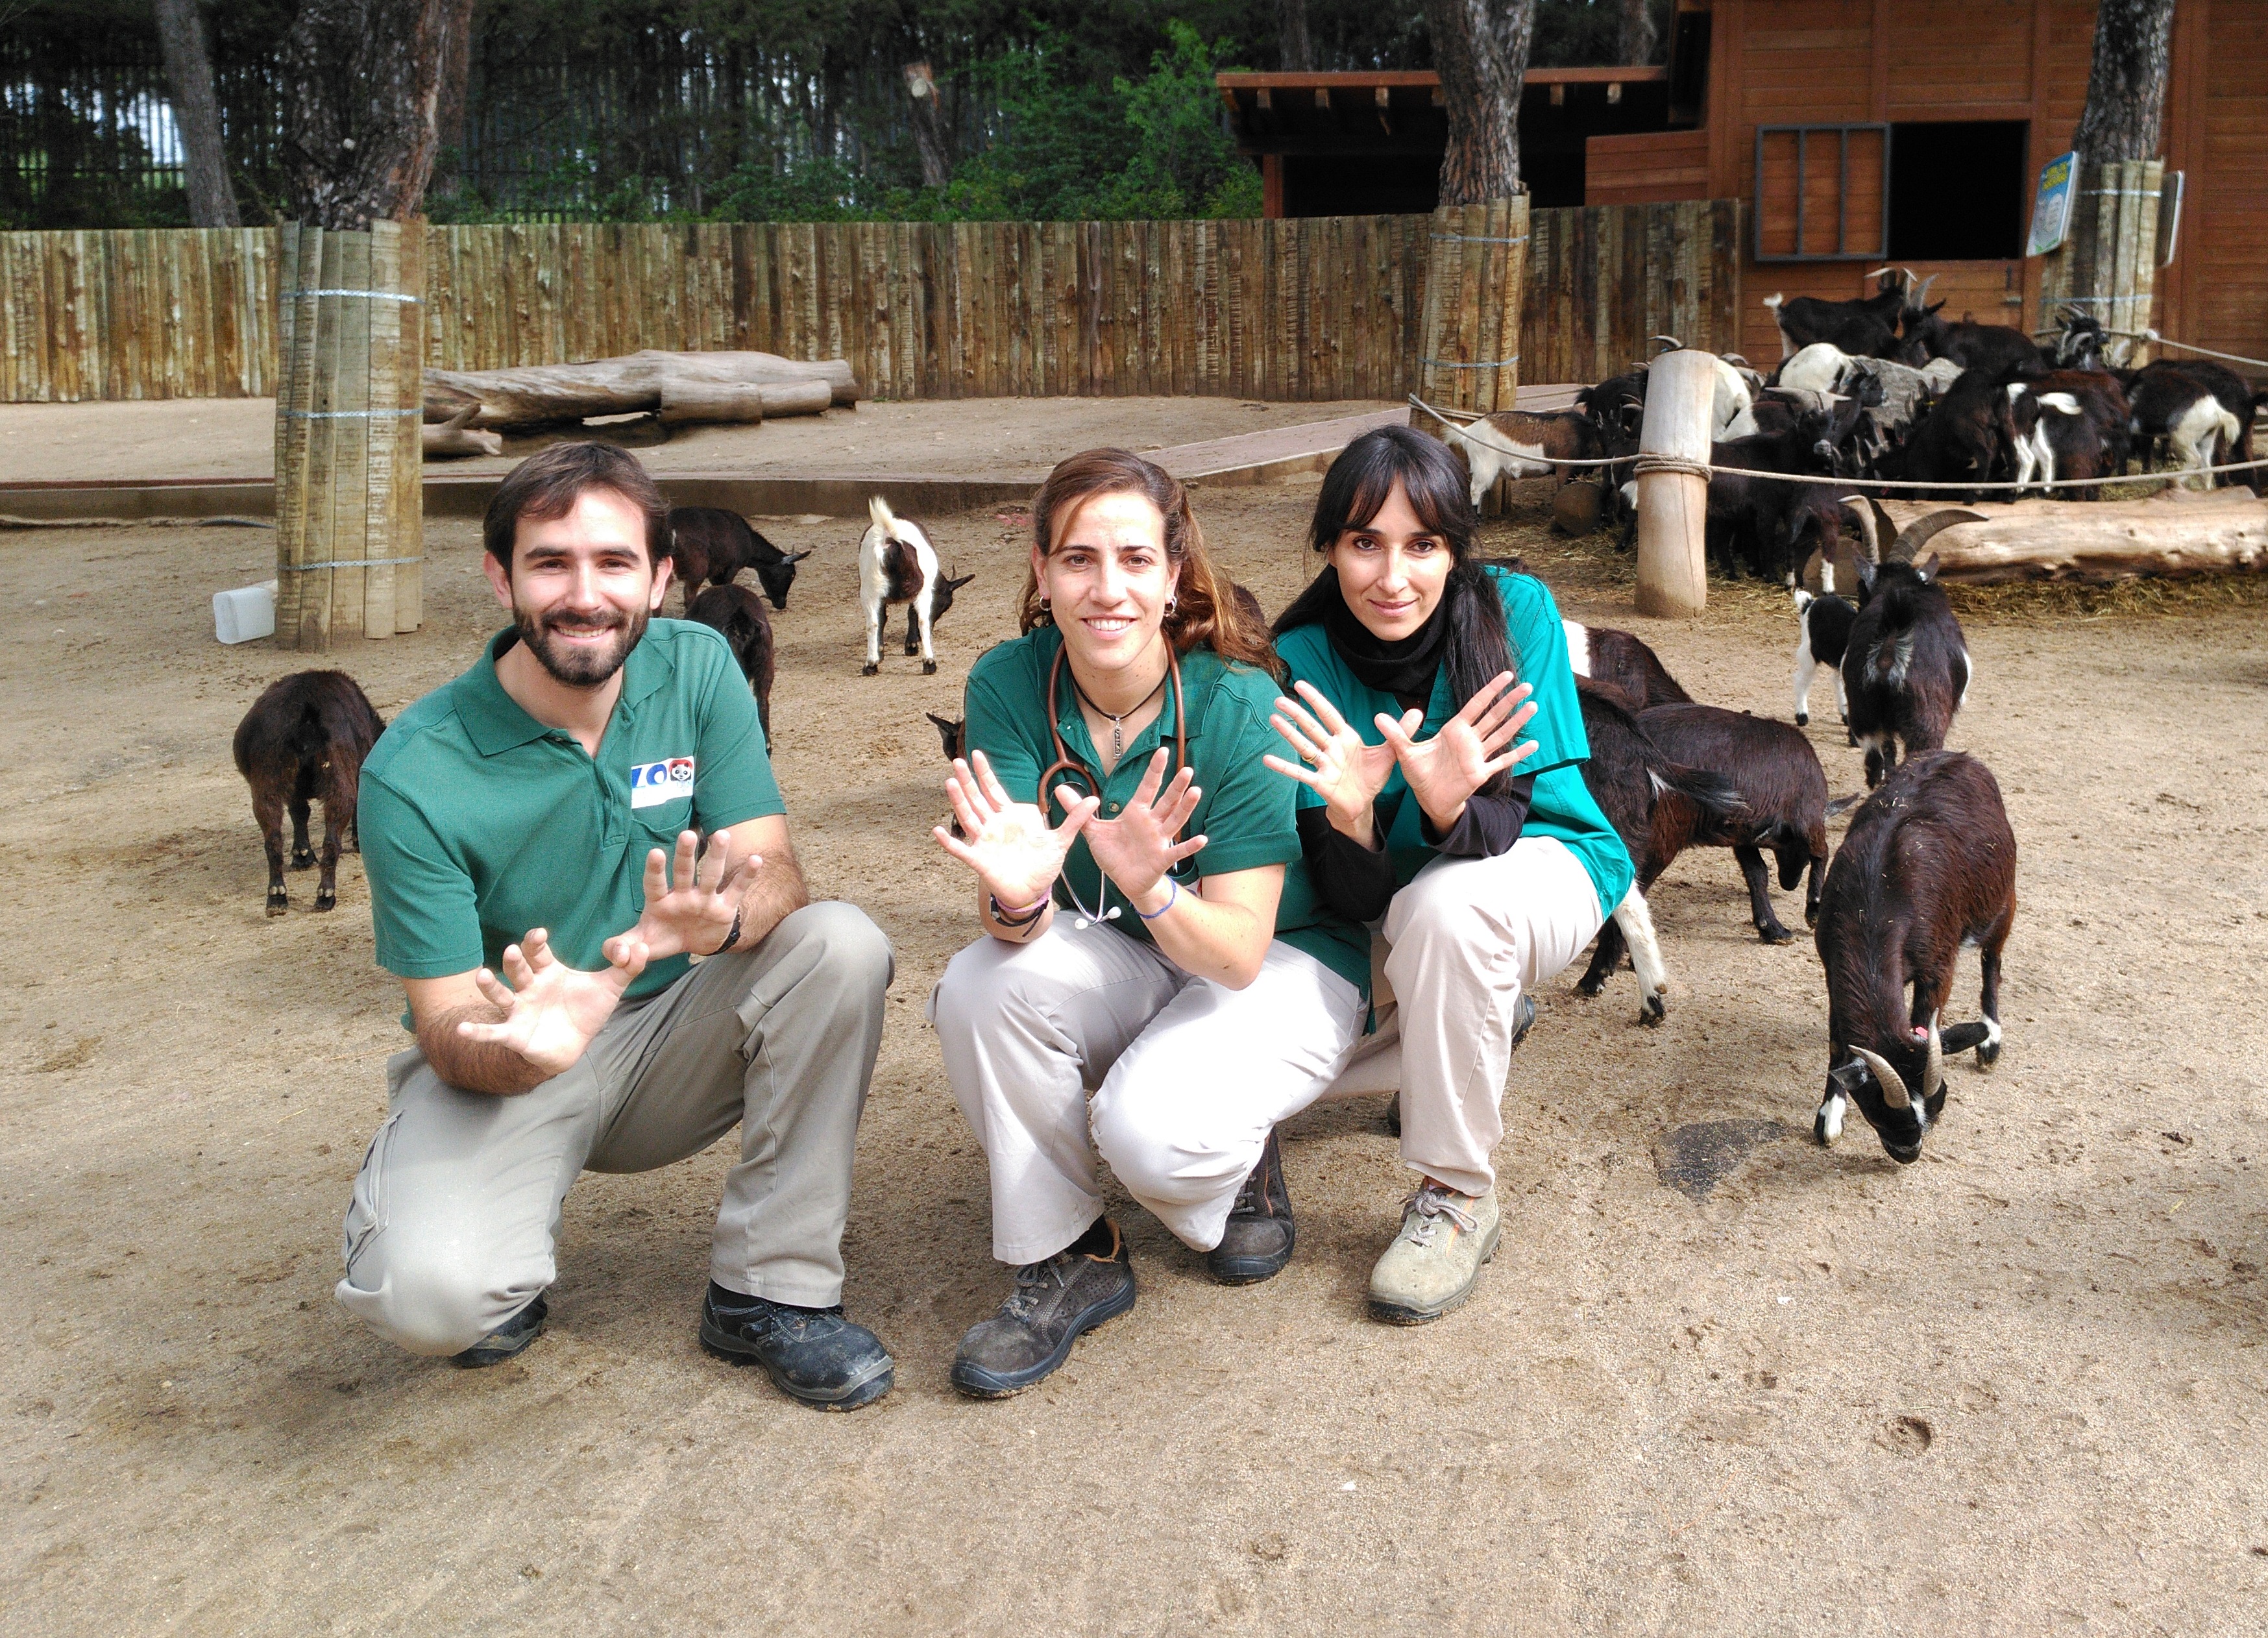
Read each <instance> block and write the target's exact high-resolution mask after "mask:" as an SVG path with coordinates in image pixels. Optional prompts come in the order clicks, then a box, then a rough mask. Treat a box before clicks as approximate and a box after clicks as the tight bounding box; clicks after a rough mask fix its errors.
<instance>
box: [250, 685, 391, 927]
mask: <svg viewBox="0 0 2268 1638" xmlns="http://www.w3.org/2000/svg"><path fill="white" fill-rule="evenodd" d="M385 731H386V724H385V722H384V721H383V720H382V719H380V718H379V714H378V712H376V711H375V710H373V709H372V706H371V703H370V697H369V696H368V695H366V694H365V693H364V692H363V691H362V689H361V686H360V685H359V684H357V683H356V682H355V680H354V679H353V678H352V677H350V676H349V675H347V674H346V673H345V672H343V671H295V672H293V673H292V674H291V675H290V676H287V677H282V678H279V679H277V680H276V682H275V683H271V684H269V688H268V690H267V692H265V693H263V694H262V695H261V697H259V698H258V699H256V700H254V702H253V704H252V709H251V710H250V711H247V712H245V713H244V720H243V721H242V722H239V723H238V724H237V726H236V743H235V752H236V771H238V772H239V773H240V774H242V775H243V776H244V778H245V783H246V784H247V785H249V786H251V787H252V816H253V817H254V819H255V820H257V821H258V822H259V823H260V839H261V843H262V845H264V846H265V847H266V848H267V850H268V913H269V915H271V916H280V915H282V914H283V913H284V911H286V910H287V909H289V908H290V907H291V896H290V894H288V893H287V892H285V891H284V812H285V810H286V809H289V810H290V812H291V868H292V869H294V870H305V869H306V867H308V866H310V865H312V864H313V863H314V862H315V850H314V848H313V845H310V843H309V842H308V839H307V820H308V816H309V814H310V812H311V808H310V804H311V803H313V802H318V801H320V803H322V805H323V856H322V866H323V871H322V874H321V875H320V877H318V878H317V880H316V883H315V908H316V909H317V910H329V909H331V908H332V907H333V906H335V904H337V903H338V902H339V885H338V884H339V850H340V848H341V847H342V846H343V847H345V848H347V849H349V850H350V851H352V852H361V851H362V850H361V849H360V847H359V846H357V843H356V838H355V801H356V798H357V795H358V794H359V790H360V786H361V781H362V764H363V758H364V757H365V756H369V755H370V748H371V747H372V746H373V745H375V744H377V743H378V736H379V734H383V733H384V732H385Z"/></svg>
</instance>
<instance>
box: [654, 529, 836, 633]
mask: <svg viewBox="0 0 2268 1638" xmlns="http://www.w3.org/2000/svg"><path fill="white" fill-rule="evenodd" d="M669 535H670V552H669V555H670V558H671V561H672V562H674V564H676V565H677V581H678V585H679V586H680V587H682V588H683V590H684V593H685V609H686V618H687V619H691V618H692V617H693V612H692V611H693V600H694V599H695V598H696V597H698V596H699V595H700V594H701V585H702V582H703V581H704V580H705V581H707V582H708V583H709V584H710V585H711V586H729V585H731V584H732V583H733V577H734V576H735V575H737V574H739V573H740V571H741V570H743V569H754V570H755V572H756V583H757V584H758V585H760V586H762V587H763V588H764V595H765V596H766V597H768V598H770V600H771V605H772V607H773V608H775V609H784V608H786V607H787V594H788V588H789V587H792V586H793V585H794V584H795V565H796V564H799V563H801V562H802V561H803V560H804V559H805V558H806V557H810V556H811V551H810V550H807V549H806V550H803V551H782V550H780V549H779V548H778V547H777V546H775V545H773V544H772V543H771V542H770V541H768V540H766V539H765V538H764V537H763V536H762V535H759V534H757V533H756V531H755V528H753V527H752V526H751V525H750V524H749V522H748V520H747V519H746V518H744V517H742V516H741V515H740V513H737V512H727V511H726V510H725V509H724V508H723V507H721V506H672V507H671V508H670V509H669Z"/></svg>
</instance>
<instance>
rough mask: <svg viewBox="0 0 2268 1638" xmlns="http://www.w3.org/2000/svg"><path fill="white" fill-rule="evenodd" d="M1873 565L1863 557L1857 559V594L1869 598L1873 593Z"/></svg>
mask: <svg viewBox="0 0 2268 1638" xmlns="http://www.w3.org/2000/svg"><path fill="white" fill-rule="evenodd" d="M1874 574H1875V568H1874V564H1871V563H1869V562H1867V559H1865V558H1864V557H1861V558H1859V595H1860V596H1862V597H1871V596H1873V595H1874Z"/></svg>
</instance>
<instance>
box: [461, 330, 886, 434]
mask: <svg viewBox="0 0 2268 1638" xmlns="http://www.w3.org/2000/svg"><path fill="white" fill-rule="evenodd" d="M813 383H818V384H821V385H824V386H825V387H826V388H827V395H826V397H825V398H823V399H821V400H819V401H818V402H816V404H815V405H813V406H812V407H811V408H803V407H801V406H804V405H807V404H811V395H810V394H809V392H808V390H807V388H808V387H809V386H810V385H811V384H813ZM704 384H705V385H710V386H730V385H747V386H756V387H806V391H805V392H804V393H803V394H801V395H798V396H795V397H792V398H790V397H785V396H784V397H783V398H782V399H781V400H780V406H781V407H778V408H775V409H771V410H770V413H771V414H774V415H788V414H813V413H816V411H817V410H819V409H826V408H828V405H829V404H840V405H843V406H844V407H846V408H849V407H855V406H856V405H857V403H858V398H859V387H858V378H857V377H856V376H854V375H853V374H852V373H851V366H850V365H849V364H848V363H846V362H845V361H844V360H843V359H840V358H828V359H823V360H821V361H819V362H816V363H808V364H806V363H799V362H798V361H797V360H795V359H792V358H781V357H780V356H779V355H778V354H777V353H769V352H662V351H659V350H652V349H649V350H645V351H643V352H636V353H632V354H630V356H629V357H627V358H594V359H593V360H591V361H590V362H589V363H587V364H540V365H522V366H520V367H519V368H517V369H509V370H428V371H426V372H425V416H426V418H427V419H428V420H430V421H446V420H448V419H449V418H450V417H453V415H455V414H456V413H457V411H458V410H459V409H461V408H463V406H464V405H465V403H466V402H468V400H469V401H472V402H477V403H478V405H479V406H480V408H479V410H478V412H477V413H476V414H475V416H474V417H473V418H472V421H471V423H470V424H472V425H473V426H475V427H480V428H495V427H506V426H544V425H550V424H556V423H558V422H561V421H580V420H583V419H585V417H591V416H607V415H637V414H643V413H646V412H649V411H656V410H659V409H660V408H661V402H662V397H663V389H664V387H665V385H667V386H669V387H673V388H674V395H678V396H682V395H685V394H686V393H689V392H692V391H694V390H695V389H696V388H697V387H699V386H701V385H704ZM791 402H792V403H794V404H796V405H798V406H799V407H798V408H795V409H790V408H787V407H786V406H787V405H788V404H789V403H791ZM734 418H740V417H734Z"/></svg>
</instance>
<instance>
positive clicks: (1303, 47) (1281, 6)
mask: <svg viewBox="0 0 2268 1638" xmlns="http://www.w3.org/2000/svg"><path fill="white" fill-rule="evenodd" d="M1276 36H1277V39H1278V41H1280V42H1281V44H1282V51H1283V61H1282V63H1280V64H1279V65H1278V66H1279V67H1281V69H1282V70H1283V71H1284V72H1285V73H1286V74H1306V73H1310V72H1312V71H1313V70H1314V66H1315V48H1314V46H1313V45H1311V44H1310V43H1309V42H1308V40H1307V0H1276Z"/></svg>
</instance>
